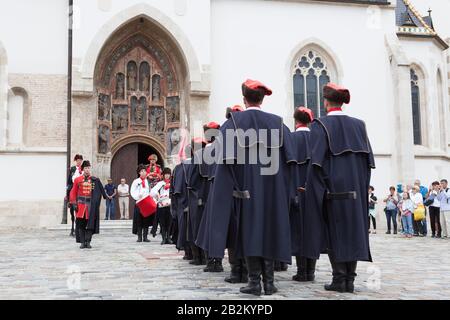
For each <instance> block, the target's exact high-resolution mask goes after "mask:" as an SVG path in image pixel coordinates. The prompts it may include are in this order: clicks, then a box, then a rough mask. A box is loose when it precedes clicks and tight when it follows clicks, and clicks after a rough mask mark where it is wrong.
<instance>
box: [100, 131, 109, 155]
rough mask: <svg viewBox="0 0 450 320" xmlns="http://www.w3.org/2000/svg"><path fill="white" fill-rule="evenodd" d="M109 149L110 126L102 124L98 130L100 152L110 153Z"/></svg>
mask: <svg viewBox="0 0 450 320" xmlns="http://www.w3.org/2000/svg"><path fill="white" fill-rule="evenodd" d="M108 149H109V128H108V127H106V126H100V128H99V132H98V152H99V153H101V154H106V153H108Z"/></svg>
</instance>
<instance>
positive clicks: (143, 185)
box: [141, 178, 147, 188]
mask: <svg viewBox="0 0 450 320" xmlns="http://www.w3.org/2000/svg"><path fill="white" fill-rule="evenodd" d="M145 180H147V179H146V178H144V179H142V178H141V181H142V187H143V188H145Z"/></svg>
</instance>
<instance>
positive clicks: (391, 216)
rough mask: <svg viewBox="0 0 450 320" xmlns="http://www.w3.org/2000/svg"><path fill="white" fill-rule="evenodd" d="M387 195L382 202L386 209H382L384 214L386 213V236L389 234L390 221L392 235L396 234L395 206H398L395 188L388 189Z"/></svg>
mask: <svg viewBox="0 0 450 320" xmlns="http://www.w3.org/2000/svg"><path fill="white" fill-rule="evenodd" d="M389 192H390V193H389V195H388V196H387V198H386V199H384V200H383V202H384V203H386V208H384V212H385V213H386V221H387V228H388V230H387V231H386V234H391V220H392V225H393V227H394V234H397V213H398V211H397V205H398V197H397V195H396V193H395V187H390V188H389Z"/></svg>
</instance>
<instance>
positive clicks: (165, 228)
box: [158, 207, 172, 237]
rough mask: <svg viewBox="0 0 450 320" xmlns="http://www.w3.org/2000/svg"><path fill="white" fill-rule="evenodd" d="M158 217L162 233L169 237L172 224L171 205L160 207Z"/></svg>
mask: <svg viewBox="0 0 450 320" xmlns="http://www.w3.org/2000/svg"><path fill="white" fill-rule="evenodd" d="M158 218H159V224H160V225H161V233H162V234H164V235H165V236H166V237H167V236H168V235H169V229H170V224H171V222H172V215H171V214H170V207H164V208H158Z"/></svg>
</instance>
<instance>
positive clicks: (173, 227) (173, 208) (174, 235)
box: [169, 165, 179, 246]
mask: <svg viewBox="0 0 450 320" xmlns="http://www.w3.org/2000/svg"><path fill="white" fill-rule="evenodd" d="M177 169H179V165H176V166H175V168H174V169H173V171H172V177H171V181H170V214H171V216H172V220H171V223H170V228H169V237H170V241H171V242H172V244H175V246H176V245H177V241H178V217H177V210H178V203H177V199H176V197H175V196H174V191H175V186H174V183H175V170H177Z"/></svg>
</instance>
